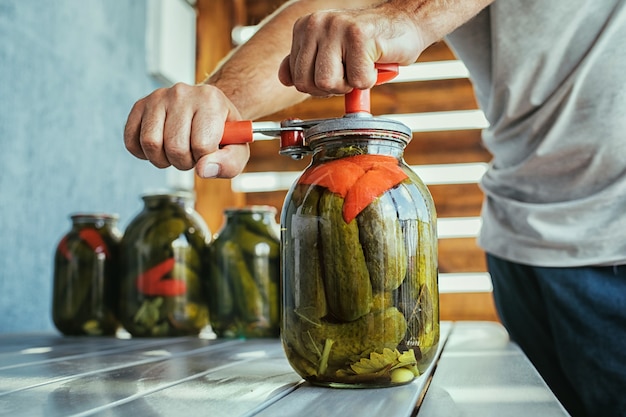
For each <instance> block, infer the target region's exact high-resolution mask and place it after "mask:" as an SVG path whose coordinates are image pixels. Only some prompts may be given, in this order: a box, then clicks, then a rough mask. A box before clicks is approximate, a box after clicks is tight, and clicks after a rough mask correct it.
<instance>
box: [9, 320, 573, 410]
mask: <svg viewBox="0 0 626 417" xmlns="http://www.w3.org/2000/svg"><path fill="white" fill-rule="evenodd" d="M441 329H442V343H440V350H439V356H438V360H437V361H436V362H434V363H433V365H432V366H431V367H430V369H429V371H428V372H427V373H425V374H424V375H422V376H420V377H419V378H417V379H416V380H415V381H413V382H412V383H410V384H407V385H403V386H399V387H393V388H380V389H333V388H322V387H315V386H312V385H310V384H308V383H306V382H303V381H302V380H301V378H300V377H299V376H298V375H297V374H296V373H295V372H294V371H293V370H292V369H291V367H290V366H289V364H288V363H287V360H286V358H285V356H284V353H283V350H282V346H281V344H280V341H279V340H277V339H255V340H220V339H217V340H208V339H202V338H198V337H184V338H159V339H130V340H126V339H118V338H113V337H111V338H92V337H64V336H61V335H58V334H5V335H0V415H10V416H38V415H41V416H69V415H73V416H87V415H89V416H91V415H95V416H134V417H141V416H181V415H191V416H201V415H210V416H212V417H219V416H225V417H226V416H227V417H234V416H259V417H267V416H272V417H275V416H285V417H289V416H328V417H332V416H341V417H348V416H363V417H367V416H381V415H384V416H385V417H396V416H398V417H400V416H401V417H410V416H416V415H417V416H419V417H429V416H446V417H448V416H457V415H467V416H490V415H494V416H496V415H497V416H526V415H541V416H563V415H567V414H566V413H565V411H564V410H563V408H562V407H561V405H560V404H559V403H558V402H557V400H556V399H555V398H554V396H553V395H552V393H551V392H550V391H549V389H548V388H547V387H546V385H545V383H544V382H543V381H542V379H541V378H540V377H539V375H538V374H537V372H536V371H535V369H534V368H533V367H532V365H531V364H530V362H529V361H528V360H527V359H526V357H525V356H524V355H523V354H522V353H521V351H520V350H519V348H518V347H517V346H516V345H515V344H513V343H511V342H510V341H509V339H508V336H507V334H506V332H505V331H504V330H503V328H502V327H501V326H500V325H499V324H497V323H492V322H456V323H442V326H441Z"/></svg>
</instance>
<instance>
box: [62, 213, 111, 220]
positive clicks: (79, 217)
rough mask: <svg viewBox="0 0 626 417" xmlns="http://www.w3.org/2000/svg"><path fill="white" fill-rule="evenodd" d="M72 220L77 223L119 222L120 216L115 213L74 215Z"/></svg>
mask: <svg viewBox="0 0 626 417" xmlns="http://www.w3.org/2000/svg"><path fill="white" fill-rule="evenodd" d="M70 219H72V220H73V221H76V222H94V221H98V220H105V221H106V220H118V219H119V215H117V214H115V213H72V214H70Z"/></svg>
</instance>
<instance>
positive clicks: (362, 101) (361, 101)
mask: <svg viewBox="0 0 626 417" xmlns="http://www.w3.org/2000/svg"><path fill="white" fill-rule="evenodd" d="M374 67H375V68H376V69H377V70H378V76H377V77H376V84H375V85H378V84H384V83H386V82H387V81H391V80H393V79H394V78H396V76H397V75H398V71H399V70H398V64H374ZM344 102H345V107H346V114H349V113H369V112H370V108H371V106H370V90H369V89H367V90H357V89H354V90H352V91H350V92H349V93H348V94H346V96H345V100H344Z"/></svg>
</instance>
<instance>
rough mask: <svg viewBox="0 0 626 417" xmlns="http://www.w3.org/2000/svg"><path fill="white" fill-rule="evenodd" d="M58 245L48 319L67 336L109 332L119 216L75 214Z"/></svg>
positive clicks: (115, 325)
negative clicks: (50, 314) (70, 226)
mask: <svg viewBox="0 0 626 417" xmlns="http://www.w3.org/2000/svg"><path fill="white" fill-rule="evenodd" d="M70 218H71V221H72V228H71V230H70V231H69V232H68V233H66V234H65V235H64V236H63V238H62V239H61V241H60V242H59V244H58V245H57V248H56V253H55V256H54V284H53V298H52V320H53V322H54V325H55V326H56V328H57V329H58V330H59V331H60V332H61V333H63V334H65V335H74V336H76V335H97V336H103V335H113V334H115V332H116V331H117V329H118V327H119V323H118V321H117V319H116V317H115V301H116V297H115V295H116V278H117V275H116V273H117V270H116V266H117V261H118V259H117V256H118V246H119V242H120V238H121V233H120V231H119V230H118V229H117V220H118V217H117V215H113V214H92V213H79V214H73V215H71V216H70Z"/></svg>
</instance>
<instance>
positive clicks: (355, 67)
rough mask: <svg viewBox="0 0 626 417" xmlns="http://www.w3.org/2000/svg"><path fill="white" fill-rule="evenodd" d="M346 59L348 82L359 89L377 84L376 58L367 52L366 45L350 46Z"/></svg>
mask: <svg viewBox="0 0 626 417" xmlns="http://www.w3.org/2000/svg"><path fill="white" fill-rule="evenodd" d="M355 44H358V42H355ZM344 60H345V65H346V68H345V72H346V73H345V76H346V84H348V85H349V86H350V87H352V88H358V89H359V90H364V89H367V88H372V87H373V86H374V84H376V78H377V75H378V73H377V70H376V67H375V63H376V59H375V58H373V57H371V56H370V54H368V53H367V50H366V49H365V46H364V47H362V48H361V47H353V48H349V49H348V50H347V51H346V52H345V58H344Z"/></svg>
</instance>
